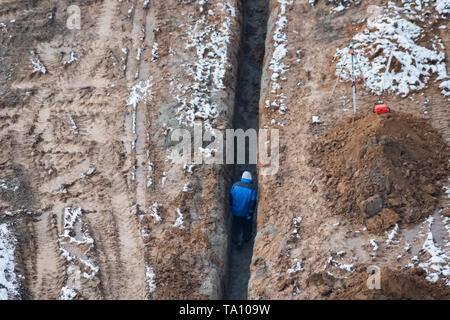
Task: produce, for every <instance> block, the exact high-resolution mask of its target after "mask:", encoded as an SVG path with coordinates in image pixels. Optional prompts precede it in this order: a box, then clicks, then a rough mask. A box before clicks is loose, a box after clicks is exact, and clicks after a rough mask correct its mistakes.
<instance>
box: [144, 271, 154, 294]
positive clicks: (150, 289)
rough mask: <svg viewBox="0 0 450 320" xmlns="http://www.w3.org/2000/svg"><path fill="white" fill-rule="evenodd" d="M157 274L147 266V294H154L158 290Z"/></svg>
mask: <svg viewBox="0 0 450 320" xmlns="http://www.w3.org/2000/svg"><path fill="white" fill-rule="evenodd" d="M155 277H156V275H155V272H154V271H153V268H152V267H150V266H145V280H146V282H147V292H148V293H152V292H154V291H155V290H156V280H155Z"/></svg>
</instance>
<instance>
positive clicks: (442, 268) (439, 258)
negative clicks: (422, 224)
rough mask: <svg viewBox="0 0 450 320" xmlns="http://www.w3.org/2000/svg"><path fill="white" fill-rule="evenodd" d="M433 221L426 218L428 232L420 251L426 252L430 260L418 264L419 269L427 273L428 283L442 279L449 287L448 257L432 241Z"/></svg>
mask: <svg viewBox="0 0 450 320" xmlns="http://www.w3.org/2000/svg"><path fill="white" fill-rule="evenodd" d="M433 220H434V218H433V216H430V217H428V219H427V220H426V221H427V222H428V224H429V232H428V234H427V238H426V240H425V242H424V244H423V246H422V250H424V251H426V252H427V253H428V254H429V255H430V258H429V259H428V260H427V261H425V262H421V263H419V267H421V268H422V269H423V270H425V272H426V273H427V276H426V279H427V280H428V281H431V282H436V281H438V280H439V279H442V280H444V281H445V283H446V285H447V286H450V256H449V255H448V252H446V251H444V250H443V249H442V248H440V247H439V246H437V245H436V243H435V242H434V240H433V234H432V232H431V225H432V224H433Z"/></svg>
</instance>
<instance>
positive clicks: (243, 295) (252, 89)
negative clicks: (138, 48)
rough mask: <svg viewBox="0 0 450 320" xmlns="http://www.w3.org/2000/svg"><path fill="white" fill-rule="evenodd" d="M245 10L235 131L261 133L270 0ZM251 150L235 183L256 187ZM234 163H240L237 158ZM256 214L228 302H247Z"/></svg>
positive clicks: (249, 3) (234, 259) (256, 0)
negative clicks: (246, 177) (247, 181)
mask: <svg viewBox="0 0 450 320" xmlns="http://www.w3.org/2000/svg"><path fill="white" fill-rule="evenodd" d="M241 8H242V13H243V19H242V28H241V46H240V52H239V79H238V83H237V85H238V87H237V90H236V102H235V109H234V128H235V129H243V130H244V131H246V130H247V129H255V130H258V127H259V117H258V112H259V98H260V89H261V75H262V68H263V61H264V50H265V39H266V31H267V20H268V16H269V0H242V1H241ZM247 140H248V139H247ZM235 147H236V145H235ZM248 150H249V148H248V141H247V142H246V164H235V165H234V167H233V170H232V180H233V181H232V183H234V182H236V181H239V180H240V179H241V175H242V173H243V172H244V171H246V170H248V171H250V172H251V173H252V176H253V183H254V184H256V185H257V183H258V181H257V168H256V164H248V162H249V160H248ZM235 157H236V152H235ZM234 163H236V158H235V162H234ZM256 214H257V212H255V215H254V217H253V237H252V240H251V241H249V242H247V243H245V242H244V244H243V246H242V248H240V249H238V248H235V247H231V250H230V259H229V263H230V264H229V268H228V278H227V281H228V283H227V286H226V292H225V299H229V300H235V299H242V300H244V299H247V290H248V280H249V278H250V263H251V260H252V254H253V243H254V236H255V234H256ZM230 219H231V214H230ZM229 225H231V223H229ZM230 231H231V230H230Z"/></svg>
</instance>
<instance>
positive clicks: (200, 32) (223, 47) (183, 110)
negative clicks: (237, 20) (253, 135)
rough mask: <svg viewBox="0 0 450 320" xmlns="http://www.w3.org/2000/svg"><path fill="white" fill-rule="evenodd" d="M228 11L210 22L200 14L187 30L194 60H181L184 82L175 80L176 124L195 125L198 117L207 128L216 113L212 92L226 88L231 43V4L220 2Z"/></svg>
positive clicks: (232, 11)
mask: <svg viewBox="0 0 450 320" xmlns="http://www.w3.org/2000/svg"><path fill="white" fill-rule="evenodd" d="M216 5H217V6H222V7H223V8H225V9H226V10H225V11H226V12H227V13H228V15H225V16H221V18H222V19H223V20H222V21H221V22H216V23H213V22H210V21H208V19H211V18H210V17H208V15H207V14H206V13H205V14H202V16H201V17H200V18H199V19H197V21H196V23H195V25H194V26H193V27H190V29H188V30H187V33H188V42H187V44H186V47H185V48H186V49H188V50H189V49H191V48H194V49H195V54H196V57H195V58H194V61H195V62H194V63H191V62H190V61H189V62H187V63H185V64H183V66H184V67H185V70H186V76H187V77H186V79H185V80H184V81H187V82H186V84H185V85H183V84H181V83H180V84H178V85H177V87H176V88H177V90H178V94H176V99H177V101H178V102H179V103H180V104H181V106H180V107H179V108H178V110H177V119H178V121H179V124H184V125H190V126H193V125H194V121H195V120H196V119H200V120H201V121H202V122H203V125H204V126H205V128H206V129H210V128H212V125H213V124H214V122H215V119H216V117H217V116H218V111H217V104H216V102H214V99H213V98H212V96H213V94H214V93H215V92H217V91H219V90H223V89H225V85H224V83H223V80H224V78H225V74H226V66H227V65H228V64H229V59H228V45H229V43H230V36H231V34H230V28H231V18H230V16H233V15H234V8H232V6H231V5H229V4H228V3H226V4H224V3H222V2H219V3H217V4H216Z"/></svg>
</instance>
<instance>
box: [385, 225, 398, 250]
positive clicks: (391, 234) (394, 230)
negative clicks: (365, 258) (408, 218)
mask: <svg viewBox="0 0 450 320" xmlns="http://www.w3.org/2000/svg"><path fill="white" fill-rule="evenodd" d="M397 233H398V224H395V226H394V228H393V229H392V231H391V232H390V233H389V235H388V238H387V240H386V245H390V244H391V243H392V242H393V241H394V238H395V236H396V235H397Z"/></svg>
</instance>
